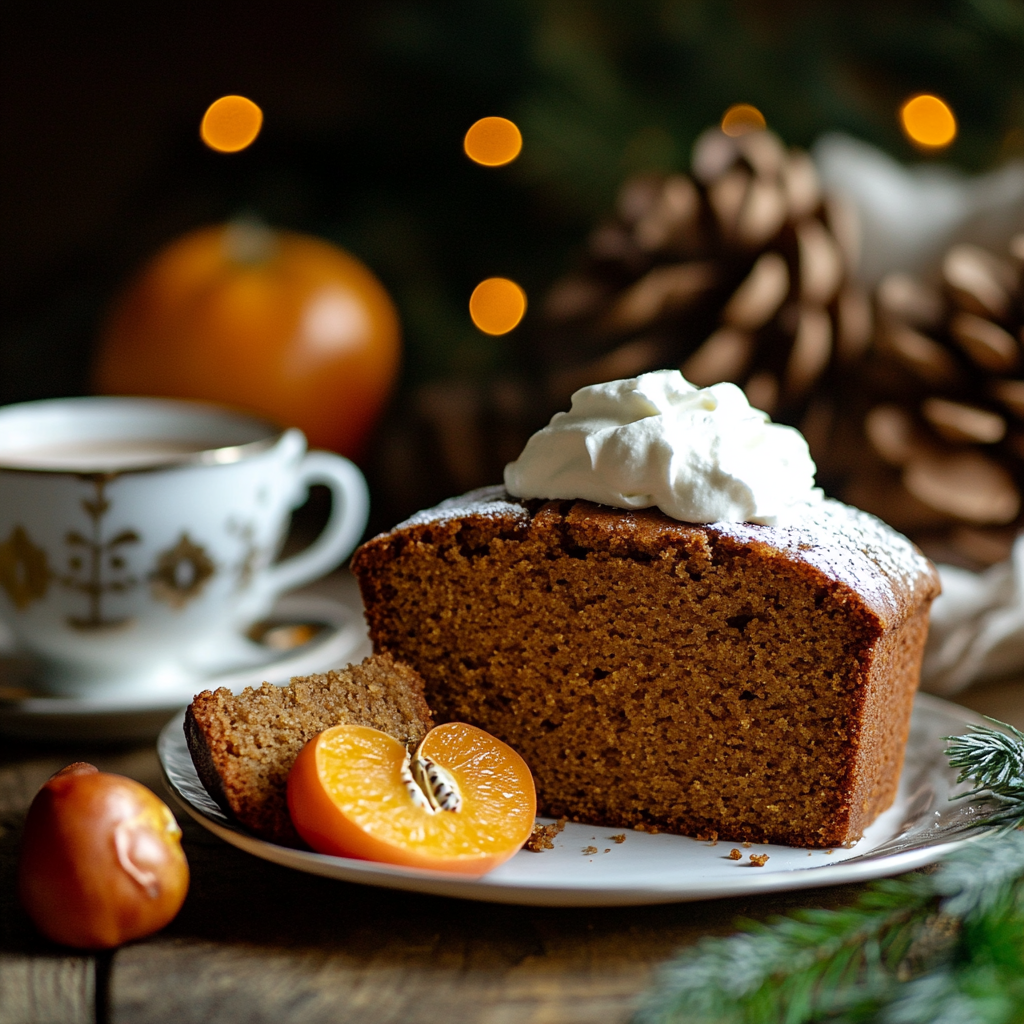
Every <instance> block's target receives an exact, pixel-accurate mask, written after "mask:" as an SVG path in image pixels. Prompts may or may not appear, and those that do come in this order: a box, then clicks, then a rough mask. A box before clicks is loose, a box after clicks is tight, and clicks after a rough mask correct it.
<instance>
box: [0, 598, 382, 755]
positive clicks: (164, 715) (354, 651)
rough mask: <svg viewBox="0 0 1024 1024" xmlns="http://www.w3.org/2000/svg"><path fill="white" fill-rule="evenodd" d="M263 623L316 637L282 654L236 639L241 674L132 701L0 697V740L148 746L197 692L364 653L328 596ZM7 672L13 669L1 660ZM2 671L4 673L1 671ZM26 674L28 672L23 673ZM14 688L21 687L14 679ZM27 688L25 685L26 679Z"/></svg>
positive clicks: (348, 619)
mask: <svg viewBox="0 0 1024 1024" xmlns="http://www.w3.org/2000/svg"><path fill="white" fill-rule="evenodd" d="M268 618H269V619H272V620H278V621H288V622H303V623H305V622H308V623H318V624H320V625H321V626H322V627H323V628H322V629H321V631H320V632H319V633H318V634H317V635H316V636H315V637H314V638H313V639H312V640H310V641H309V643H306V644H303V645H302V646H301V647H295V648H292V649H291V650H288V651H275V650H274V649H272V648H270V647H263V648H261V646H260V645H257V644H254V643H251V642H249V641H246V640H244V638H242V637H239V638H236V639H235V643H236V644H243V645H246V646H247V647H248V648H249V650H248V651H245V650H243V649H242V648H240V651H241V653H242V654H244V655H245V654H247V655H248V661H247V663H246V664H245V665H244V667H238V668H235V669H233V670H222V671H220V672H217V673H213V674H210V675H205V676H203V677H201V678H199V679H195V680H190V681H188V682H185V683H182V684H181V685H179V686H177V687H176V688H174V689H170V690H167V689H164V690H160V691H159V692H152V691H148V690H145V689H140V690H139V692H138V693H137V694H135V695H133V696H132V697H130V698H126V697H124V696H121V697H118V698H117V699H107V700H100V699H88V698H72V697H44V696H20V695H18V691H17V690H14V694H15V695H14V696H13V697H8V698H7V699H3V698H2V697H0V734H3V735H7V736H17V737H19V738H22V739H48V740H52V739H56V740H101V741H105V740H151V739H152V738H153V737H154V736H156V735H157V734H158V733H159V732H160V730H161V729H162V728H163V726H164V725H165V724H166V723H167V719H168V718H169V717H170V716H171V715H173V714H174V713H175V712H176V711H179V710H180V709H181V708H183V707H184V706H185V705H186V704H188V703H189V702H190V701H191V700H192V698H193V697H194V696H195V695H196V694H197V693H198V692H199V691H200V690H206V689H210V690H213V689H216V688H217V687H219V686H226V687H227V688H228V689H230V690H234V691H238V690H240V689H242V688H243V687H245V686H258V685H259V684H260V683H261V682H263V681H264V680H266V681H267V682H270V683H277V684H282V683H286V682H287V681H288V680H289V679H290V678H291V677H292V676H302V675H309V674H310V673H313V672H323V671H326V670H327V669H329V668H337V667H338V666H339V665H345V664H347V663H348V662H352V661H361V660H362V659H363V658H364V657H365V656H366V655H367V654H369V653H370V644H369V641H368V640H367V637H366V625H365V624H364V622H363V619H362V615H361V613H360V612H358V611H356V610H354V609H353V608H352V606H351V605H350V604H347V603H345V602H343V601H339V600H335V599H334V598H331V597H325V596H313V595H305V594H297V595H291V596H289V597H284V598H282V599H281V600H280V601H279V602H278V603H277V604H276V605H275V607H274V610H273V612H272V613H271V615H270V616H268ZM6 664H7V665H8V666H13V665H15V662H14V660H13V659H7V661H6ZM0 667H3V665H2V664H0ZM28 671H29V672H30V671H31V668H30V666H29V669H28ZM19 681H20V680H19ZM26 682H27V683H28V685H29V686H31V678H30V677H29V678H28V679H27V680H26Z"/></svg>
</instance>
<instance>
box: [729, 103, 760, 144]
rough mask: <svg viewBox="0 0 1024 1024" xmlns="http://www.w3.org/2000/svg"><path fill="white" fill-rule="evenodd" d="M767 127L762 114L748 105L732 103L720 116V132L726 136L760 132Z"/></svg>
mask: <svg viewBox="0 0 1024 1024" xmlns="http://www.w3.org/2000/svg"><path fill="white" fill-rule="evenodd" d="M767 127H768V122H767V121H765V119H764V114H762V113H761V111H760V110H758V109H757V107H752V106H751V105H750V104H749V103H734V104H733V105H732V106H731V107H730V108H729V109H728V110H727V111H726V112H725V113H724V114H723V115H722V131H723V132H725V134H726V135H732V136H736V135H746V134H747V132H760V131H764V129H765V128H767Z"/></svg>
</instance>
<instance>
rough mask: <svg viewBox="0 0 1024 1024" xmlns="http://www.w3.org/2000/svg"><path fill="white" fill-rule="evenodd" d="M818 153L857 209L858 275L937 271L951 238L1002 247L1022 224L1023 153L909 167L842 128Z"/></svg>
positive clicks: (875, 278) (821, 142) (827, 174)
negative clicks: (995, 160) (974, 169)
mask: <svg viewBox="0 0 1024 1024" xmlns="http://www.w3.org/2000/svg"><path fill="white" fill-rule="evenodd" d="M812 155H813V157H814V162H815V164H816V165H817V168H818V173H819V174H820V175H821V179H822V182H823V184H824V185H825V188H826V189H827V190H828V191H829V192H831V193H833V194H838V195H840V196H842V197H844V198H845V199H846V201H847V202H849V203H851V204H852V206H853V208H854V209H855V211H856V214H857V222H858V228H859V232H858V233H859V236H860V245H859V248H860V256H859V260H858V266H857V268H856V269H857V276H858V277H859V278H860V279H861V280H862V281H863V282H864V283H865V284H867V285H875V284H877V283H878V282H879V281H880V280H881V279H882V278H883V277H884V276H885V275H886V274H888V273H890V272H892V271H901V272H903V273H907V274H914V275H922V276H924V277H933V276H935V275H936V274H937V272H938V269H939V266H940V264H941V261H942V257H943V255H944V253H945V252H946V250H947V249H948V248H949V246H950V245H953V244H954V243H956V242H974V243H976V244H978V245H985V246H990V247H992V248H993V249H1002V248H1004V247H1005V245H1006V244H1007V243H1008V242H1009V240H1010V238H1011V237H1012V236H1013V235H1014V234H1015V233H1016V232H1017V231H1020V230H1022V229H1024V160H1013V161H1010V162H1009V163H1007V164H1004V165H1003V166H1002V167H1000V168H998V169H997V170H994V171H990V172H988V173H987V174H979V175H975V176H970V175H967V174H964V173H963V172H962V171H960V170H958V169H957V168H955V167H950V166H948V165H944V164H937V163H930V162H929V163H923V164H919V165H918V166H916V167H905V166H904V165H903V164H901V163H899V162H897V161H896V160H894V159H893V158H892V157H891V156H889V155H888V154H887V153H883V152H882V151H881V150H880V149H875V147H874V146H871V145H869V144H868V143H866V142H861V141H860V140H858V139H852V138H850V137H849V136H847V135H840V134H839V133H836V132H830V133H828V134H827V135H823V136H822V137H821V138H820V139H818V141H817V142H816V143H815V144H814V147H813V150H812Z"/></svg>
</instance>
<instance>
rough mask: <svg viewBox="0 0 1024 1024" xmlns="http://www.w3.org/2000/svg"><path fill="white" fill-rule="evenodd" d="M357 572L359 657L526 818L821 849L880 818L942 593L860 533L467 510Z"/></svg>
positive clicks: (495, 494)
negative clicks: (519, 802)
mask: <svg viewBox="0 0 1024 1024" xmlns="http://www.w3.org/2000/svg"><path fill="white" fill-rule="evenodd" d="M353 569H354V571H355V573H356V575H357V577H358V578H359V582H360V586H361V589H362V593H363V599H364V604H365V606H366V609H367V619H368V622H369V626H370V635H371V638H372V640H373V643H374V649H375V650H377V651H381V652H388V653H391V654H393V655H394V656H395V657H396V658H400V659H402V660H404V661H407V662H408V663H409V664H411V665H413V666H414V667H415V668H416V669H418V670H419V672H420V673H421V674H422V675H423V677H424V680H425V683H426V694H427V699H428V700H429V701H430V704H431V707H432V708H433V709H434V711H435V713H436V714H438V716H439V717H440V718H441V719H442V720H458V721H466V722H470V723H472V724H474V725H477V726H479V727H480V728H483V729H486V730H487V731H488V732H491V733H493V734H495V735H496V736H499V737H500V738H501V739H503V740H504V741H505V742H507V743H509V744H510V745H511V746H512V747H513V748H515V749H516V750H517V751H518V752H519V753H520V754H521V755H522V756H523V757H524V758H525V760H526V762H527V763H528V764H529V765H530V768H531V770H532V772H533V774H534V778H535V781H536V784H537V792H538V800H539V804H540V807H541V809H542V813H545V814H548V815H551V816H563V815H564V816H568V817H570V818H571V819H572V820H582V821H588V822H592V823H594V824H602V825H609V826H612V827H627V828H633V829H636V830H637V831H646V832H649V833H656V832H658V831H671V832H675V833H680V834H685V835H692V836H697V837H705V838H710V837H712V836H714V837H715V838H717V837H718V836H719V835H721V837H723V838H726V839H731V840H734V841H739V840H744V841H756V842H766V841H771V842H779V843H788V844H791V845H797V846H804V847H815V848H823V847H828V846H834V845H838V844H840V843H842V842H847V841H850V840H853V839H856V838H858V837H859V836H860V835H861V833H862V832H863V829H864V828H865V827H866V826H867V825H868V824H869V823H870V822H871V821H872V820H873V819H874V818H875V817H876V816H877V814H878V813H879V812H880V811H881V810H883V809H884V808H886V807H887V806H889V804H891V802H892V800H893V798H894V795H895V790H896V785H897V782H898V778H899V773H900V769H901V766H902V759H903V749H904V746H905V743H906V737H907V732H908V729H909V722H910V711H911V703H912V699H913V694H914V691H915V689H916V686H917V675H918V671H919V666H920V657H921V650H922V646H923V643H924V638H925V633H926V631H927V612H928V606H929V604H930V601H931V599H932V598H933V597H934V596H935V594H936V593H937V592H938V582H937V577H936V574H935V571H934V569H933V568H932V567H931V566H930V564H929V563H928V562H927V560H925V559H924V558H923V557H922V556H921V555H920V553H919V552H917V551H916V549H915V548H913V546H912V545H911V544H910V543H909V541H907V540H906V539H905V538H903V537H902V536H900V535H899V534H897V533H895V532H894V531H892V530H890V529H889V528H888V527H886V526H884V524H881V523H880V522H878V520H875V519H874V518H873V517H871V516H868V515H866V514H865V513H861V512H858V511H857V510H855V509H850V508H848V507H846V506H844V505H840V504H839V503H837V502H831V501H826V502H824V503H823V504H822V506H821V508H820V510H816V511H815V519H814V521H813V522H809V523H807V524H804V525H800V526H796V527H787V528H778V527H761V526H754V525H750V524H731V523H730V524H713V525H708V526H704V525H691V524H686V523H680V522H677V521H675V520H671V519H669V518H668V517H666V516H664V515H662V514H661V513H660V512H657V511H656V510H644V511H639V512H622V511H619V510H613V509H609V508H606V507H604V506H599V505H594V504H592V503H589V502H584V501H551V502H520V501H517V500H515V499H511V498H509V497H508V496H507V495H505V494H503V493H502V492H500V491H485V492H480V493H479V494H477V495H469V496H466V497H465V498H462V499H457V500H455V501H452V502H448V503H445V505H443V506H441V507H439V508H438V509H437V510H434V511H433V512H429V511H428V512H424V513H420V514H418V515H417V516H415V517H413V519H412V520H409V521H408V522H407V523H405V524H403V525H402V526H400V527H396V529H395V530H393V531H391V532H390V533H387V534H383V535H381V536H379V537H377V538H375V539H374V540H372V541H370V542H369V543H367V544H365V545H364V546H363V547H362V548H361V549H360V550H359V551H358V552H357V554H356V556H355V558H354V560H353Z"/></svg>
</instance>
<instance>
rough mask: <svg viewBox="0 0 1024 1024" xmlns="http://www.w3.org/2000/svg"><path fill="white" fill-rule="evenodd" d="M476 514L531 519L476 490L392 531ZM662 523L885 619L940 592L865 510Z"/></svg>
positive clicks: (833, 506)
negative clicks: (829, 586)
mask: <svg viewBox="0 0 1024 1024" xmlns="http://www.w3.org/2000/svg"><path fill="white" fill-rule="evenodd" d="M620 515H621V516H622V518H623V520H624V521H628V520H629V519H631V518H633V517H634V516H635V513H631V512H626V511H620ZM481 516H482V517H485V518H487V519H496V520H501V521H502V523H504V524H510V525H515V526H519V527H523V528H525V527H527V526H529V524H530V522H531V520H532V519H533V514H532V513H531V511H530V510H529V509H528V508H527V507H526V506H525V505H524V504H523V502H522V501H520V500H518V499H516V498H513V497H511V496H510V495H509V494H508V493H507V492H506V491H505V489H504V488H503V487H501V486H496V487H481V488H479V489H478V490H475V491H470V492H469V493H468V494H463V495H461V496H460V497H457V498H449V499H448V500H447V501H444V502H442V503H441V504H440V505H438V506H436V507H435V508H431V509H426V510H424V511H423V512H417V513H416V514H415V515H414V516H412V517H410V518H409V519H407V520H405V522H404V523H400V524H399V525H398V526H396V527H395V529H394V531H392V532H397V531H401V530H404V529H406V528H408V527H416V526H427V525H430V524H435V523H446V522H451V521H452V520H458V519H466V518H469V517H473V518H479V517H481ZM665 523H666V528H667V529H673V528H675V529H679V530H690V529H704V530H707V531H709V532H710V533H714V534H717V535H718V536H720V537H723V538H730V539H732V540H734V541H736V542H738V543H740V544H750V543H752V544H758V545H765V546H767V547H769V548H771V549H772V550H774V551H778V552H779V553H780V554H783V555H789V556H790V557H791V558H792V559H793V560H795V561H800V562H804V563H805V564H808V565H811V566H813V567H814V568H816V569H818V570H819V571H820V572H821V573H822V574H823V575H824V576H825V577H826V578H827V579H831V580H834V581H836V582H838V583H842V584H845V585H846V586H848V587H850V588H851V589H852V590H855V591H856V592H857V593H858V594H860V595H862V597H863V598H864V599H865V600H866V602H867V603H868V604H869V605H870V606H871V607H873V608H874V609H875V610H876V611H877V612H878V613H879V614H880V615H881V616H882V617H883V618H886V619H889V618H892V617H894V616H899V615H900V614H901V613H902V611H903V610H904V609H905V608H906V607H907V605H908V603H909V605H910V607H914V606H916V605H917V604H918V603H919V602H920V601H922V600H927V599H929V598H931V597H934V596H935V595H936V594H937V593H938V589H939V586H938V576H937V574H936V572H935V569H934V567H933V566H932V564H931V563H930V562H929V561H928V559H927V558H925V557H924V555H922V554H921V553H920V552H919V551H918V550H917V549H916V548H915V547H914V545H913V544H912V543H911V542H910V541H909V540H907V538H906V537H904V536H903V535H902V534H901V533H897V532H896V531H895V530H894V529H892V527H890V526H887V525H886V524H885V523H883V522H882V521H881V520H880V519H876V518H875V517H874V516H872V515H869V514H868V513H867V512H862V511H861V510H860V509H856V508H852V507H851V506H849V505H844V504H842V503H841V502H838V501H833V500H830V499H829V500H825V501H822V502H820V503H819V504H817V505H812V506H808V508H807V511H806V513H805V514H804V515H803V516H802V517H800V518H799V519H797V520H795V521H791V522H789V523H787V524H786V525H784V526H761V525H758V524H756V523H709V524H707V525H704V526H694V525H692V524H688V523H680V522H676V521H674V520H671V519H668V518H667V517H666V519H665Z"/></svg>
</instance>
